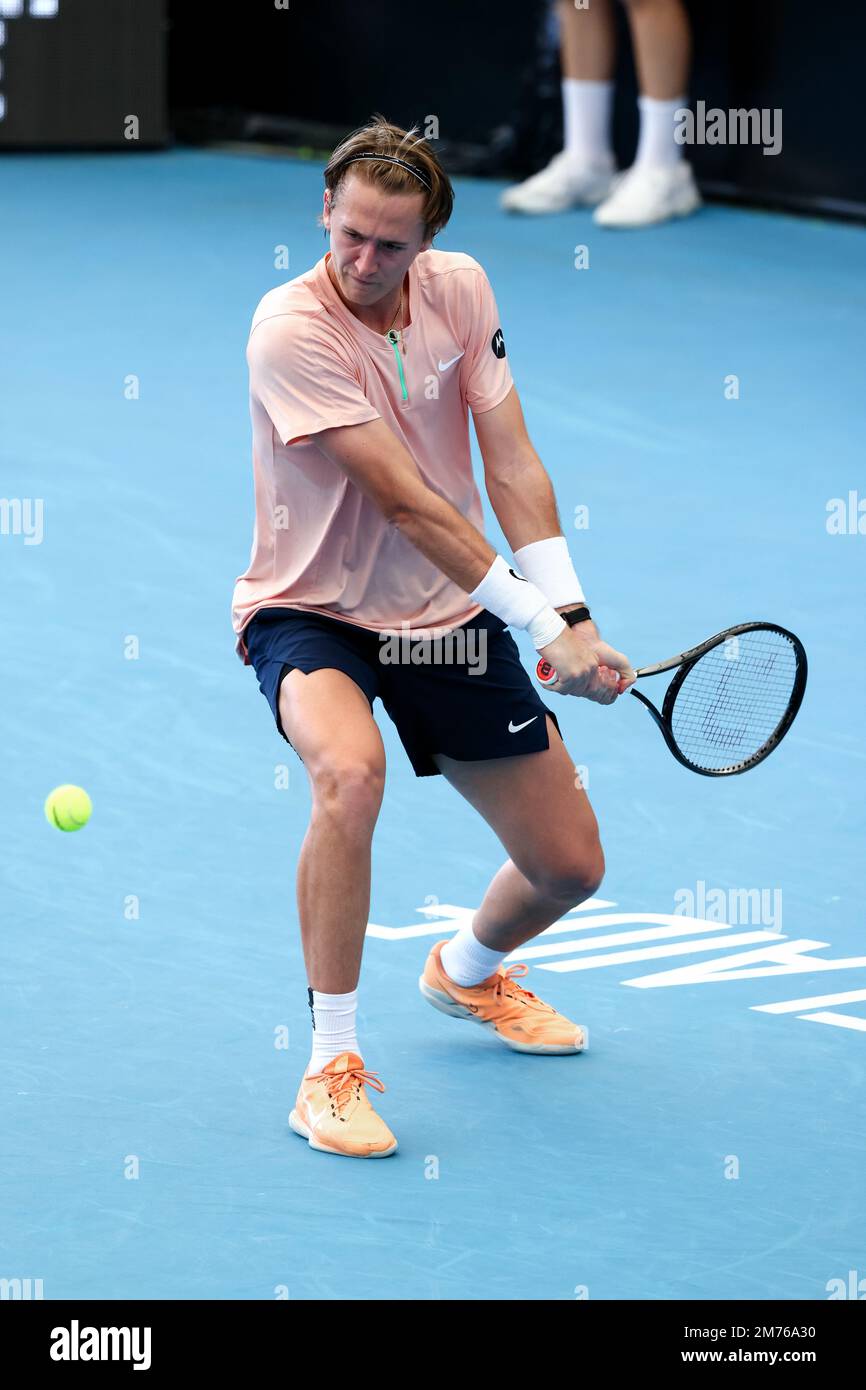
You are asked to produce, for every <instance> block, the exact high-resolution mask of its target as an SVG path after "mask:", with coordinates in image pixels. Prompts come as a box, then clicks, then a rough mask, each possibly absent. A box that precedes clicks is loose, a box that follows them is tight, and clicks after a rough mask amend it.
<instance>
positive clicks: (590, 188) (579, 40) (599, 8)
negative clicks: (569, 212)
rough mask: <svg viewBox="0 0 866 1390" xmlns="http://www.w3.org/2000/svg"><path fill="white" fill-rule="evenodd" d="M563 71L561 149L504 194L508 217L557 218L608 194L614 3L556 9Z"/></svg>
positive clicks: (599, 0)
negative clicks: (534, 215)
mask: <svg viewBox="0 0 866 1390" xmlns="http://www.w3.org/2000/svg"><path fill="white" fill-rule="evenodd" d="M557 11H558V16H559V31H560V59H561V66H562V83H561V86H562V126H563V148H562V151H561V152H560V153H559V154H557V155H554V157H553V159H552V160H551V162H550V164H548V165H547V167H546V168H545V169H542V170H541V171H540V172H539V173H537V174H533V175H532V177H531V178H529V179H526V180H525V181H524V182H523V183H520V184H516V185H514V187H512V188H508V189H506V190H505V192H504V193H503V194H502V197H501V199H500V204H501V206H502V207H504V208H507V209H508V210H509V211H510V212H534V213H545V212H561V211H563V210H564V209H566V208H569V207H575V206H577V205H579V204H584V205H592V204H593V203H597V202H599V201H600V199H602V198H603V197H604V196H605V195H606V193H607V192H608V190H609V188H610V186H611V182H612V179H613V175H614V169H615V164H614V158H613V148H612V146H611V138H610V122H611V109H612V104H613V86H614V84H613V78H614V70H615V66H616V23H615V18H614V13H613V0H592V4H591V5H590V6H589V8H588V9H585V10H576V9H575V7H574V5H573V4H572V3H571V0H559V4H558V6H557Z"/></svg>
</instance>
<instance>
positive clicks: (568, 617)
mask: <svg viewBox="0 0 866 1390" xmlns="http://www.w3.org/2000/svg"><path fill="white" fill-rule="evenodd" d="M560 617H562V618H564V619H565V621H566V622H567V623H568V626H569V627H574V625H575V623H585V622H586V621H587V619H588V618H590V617H591V614H590V611H589V609H588V608H587V607H586V605H585V604H584V605H582V607H580V608H572V609H571V611H570V612H568V613H561V614H560Z"/></svg>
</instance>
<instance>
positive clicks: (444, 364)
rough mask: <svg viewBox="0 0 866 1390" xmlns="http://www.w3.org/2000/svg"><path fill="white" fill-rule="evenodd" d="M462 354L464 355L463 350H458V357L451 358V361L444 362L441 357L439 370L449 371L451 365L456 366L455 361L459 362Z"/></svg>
mask: <svg viewBox="0 0 866 1390" xmlns="http://www.w3.org/2000/svg"><path fill="white" fill-rule="evenodd" d="M464 351H465V349H464ZM462 356H463V353H462V352H458V354H457V356H456V357H452V358H451V360H450V361H449V362H443V361H442V358H441V357H440V358H439V370H440V372H444V371H447V370H448V368H449V367H453V366H454V363H455V362H459V361H460V358H461V357H462Z"/></svg>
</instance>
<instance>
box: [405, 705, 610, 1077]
mask: <svg viewBox="0 0 866 1390" xmlns="http://www.w3.org/2000/svg"><path fill="white" fill-rule="evenodd" d="M547 728H548V734H549V736H550V747H549V748H547V749H546V750H545V751H544V752H541V753H527V754H525V755H522V756H517V757H512V758H492V759H490V760H489V761H477V762H471V763H462V762H458V761H457V760H456V759H453V758H447V757H445V756H443V755H439V756H437V757H436V763H437V765H438V767H439V769H440V771H441V772H443V773H444V775H445V776H446V777H447V778H448V780H449V781H450V782H451V783H452V785H453V786H455V787H456V788H457V790H458V791H459V792H460V793H461V794H462V795H463V796H465V797H466V799H467V801H469V802H470V803H471V804H472V805H473V806H475V807H476V808H477V809H478V810H479V811H480V812H481V814H482V815H483V817H484V819H485V820H486V821H487V823H488V824H489V825H490V826H491V827H492V829H493V830H495V832H496V834H497V835H498V836H499V838H500V840H501V841H502V843H503V845H504V846H505V848H506V849H507V850H508V852H509V854H510V856H511V857H510V859H509V860H508V862H507V863H506V864H504V865H503V866H502V868H501V869H500V870H499V872H498V873H497V874H496V876H495V877H494V879H493V882H492V883H491V884H490V887H489V888H488V890H487V893H486V894H485V896H484V901H483V902H482V904H481V907H480V908H479V910H478V912H477V913H476V914H475V916H474V918H473V920H472V921H471V922H470V923H468V924H466V925H465V926H463V927H461V928H460V930H459V931H458V932H457V933H456V934H455V935H454V936H453V937H452V938H451V939H450V940H447V941H438V942H436V943H435V945H434V946H433V947H431V949H430V952H429V954H428V956H427V960H426V962H425V965H424V969H423V971H422V974H421V977H420V979H419V981H418V987H419V989H420V991H421V993H422V995H423V996H424V998H425V999H426V1000H427V1002H428V1003H429V1004H432V1005H433V1007H434V1008H436V1009H438V1010H439V1011H440V1012H441V1013H444V1014H448V1015H449V1016H450V1017H452V1018H458V1019H466V1020H471V1021H473V1022H475V1023H477V1024H481V1025H482V1026H483V1027H485V1028H486V1029H488V1030H489V1031H491V1032H492V1033H494V1034H495V1036H496V1037H497V1038H498V1039H499V1040H500V1042H503V1043H505V1044H506V1045H507V1046H508V1047H510V1048H512V1049H513V1050H514V1051H516V1052H534V1053H549V1054H555V1055H556V1054H563V1053H568V1052H583V1051H585V1049H586V1047H587V1044H588V1040H589V1033H588V1030H587V1028H586V1027H585V1026H584V1025H583V1024H578V1023H574V1022H573V1020H571V1019H570V1018H567V1017H566V1016H565V1015H564V1014H561V1013H559V1011H558V1010H557V1009H555V1008H554V1007H553V1006H552V1005H551V1004H547V1003H545V1001H544V1000H543V999H539V997H538V996H537V995H536V994H534V993H533V992H532V991H531V990H526V989H524V988H523V986H522V985H520V984H519V983H518V979H519V977H520V976H521V975H525V974H526V973H527V970H528V967H527V966H526V965H525V964H524V963H523V962H520V961H515V962H514V963H513V964H511V965H509V966H507V967H506V964H505V957H506V956H507V955H508V954H509V953H510V952H511V951H513V950H514V949H515V947H517V946H520V945H521V944H522V943H523V942H525V941H529V940H530V939H531V938H532V937H534V936H537V935H538V933H539V932H541V931H543V930H544V928H545V927H549V926H550V925H551V923H552V922H555V921H556V920H557V919H558V918H559V917H561V916H562V915H563V913H564V912H567V911H568V909H569V908H570V907H575V906H576V905H577V904H578V903H581V902H583V901H584V900H585V899H586V898H588V897H590V896H591V895H592V894H593V893H594V892H595V890H596V888H597V887H598V885H599V884H600V882H601V879H602V875H603V873H604V859H603V856H602V852H601V845H600V844H599V839H598V826H597V824H596V820H595V816H594V814H593V811H592V807H591V806H590V804H589V800H588V798H587V796H586V793H585V792H584V791H583V789H582V787H581V786H580V783H579V780H577V779H576V778H575V770H574V767H573V765H572V762H571V759H570V758H569V756H568V753H567V752H566V750H565V746H564V744H563V742H562V740H561V738H560V737H559V734H558V733H557V732H556V727H555V725H554V724H553V721H552V720H551V719H550V718H548V720H547Z"/></svg>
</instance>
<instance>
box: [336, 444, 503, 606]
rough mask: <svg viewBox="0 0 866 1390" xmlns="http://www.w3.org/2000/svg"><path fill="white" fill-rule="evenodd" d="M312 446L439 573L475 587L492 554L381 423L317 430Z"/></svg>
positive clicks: (483, 539)
mask: <svg viewBox="0 0 866 1390" xmlns="http://www.w3.org/2000/svg"><path fill="white" fill-rule="evenodd" d="M312 442H313V444H315V446H316V448H317V449H319V450H320V451H321V453H323V454H324V455H325V457H326V458H328V459H330V460H331V462H332V463H334V464H336V465H337V467H338V468H340V469H341V470H342V471H343V472H344V473H345V474H346V475H347V476H348V478H349V479H350V481H351V482H353V483H354V484H355V487H357V488H358V489H359V490H360V491H361V492H363V493H364V495H365V497H368V498H369V499H370V501H371V502H372V503H373V504H374V505H375V506H376V507H378V509H379V511H380V512H381V513H382V515H383V516H384V517H385V518H386V519H387V520H388V521H389V522H390V524H391V525H392V526H396V527H397V529H398V530H399V531H401V532H402V534H403V535H405V537H406V539H407V540H409V541H411V542H412V544H413V545H414V546H415V547H416V548H417V549H418V550H420V551H421V554H422V555H425V556H426V557H427V559H428V560H430V561H431V562H432V563H433V564H434V565H436V566H437V567H438V568H439V569H441V570H442V572H443V574H446V575H447V576H448V578H449V579H452V580H453V581H454V583H455V584H459V585H460V588H461V589H465V590H466V592H467V593H471V592H472V590H473V589H474V588H475V587H476V585H478V584H480V583H481V580H482V579H483V578H484V576H485V574H486V573H487V571H488V570H489V569H490V566H491V565H492V564H493V561H494V560H495V559H496V551H495V550H494V549H493V547H492V546H491V545H490V543H489V541H487V540H485V538H484V536H482V535H481V532H480V531H478V530H476V528H475V527H474V526H473V525H472V523H471V522H470V521H467V520H466V517H465V516H462V515H461V513H460V512H458V510H457V508H456V507H454V506H452V505H451V503H450V502H447V501H446V500H445V498H444V497H440V496H439V494H438V493H437V492H433V490H432V489H431V488H429V487H428V486H427V484H426V483H425V482H424V479H423V478H422V477H421V474H420V473H419V471H418V468H417V466H416V464H415V460H414V459H413V458H412V455H411V454H410V453H409V451H408V449H406V447H405V446H404V445H403V444H402V443H401V442H400V440H399V439H398V438H397V436H396V435H395V434H394V433H393V431H391V430H389V428H388V426H387V425H386V424H385V422H384V420H381V419H379V420H368V421H367V422H366V423H365V424H363V425H343V426H340V427H339V428H337V429H329V430H320V431H319V433H318V434H316V435H314V436H312Z"/></svg>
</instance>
